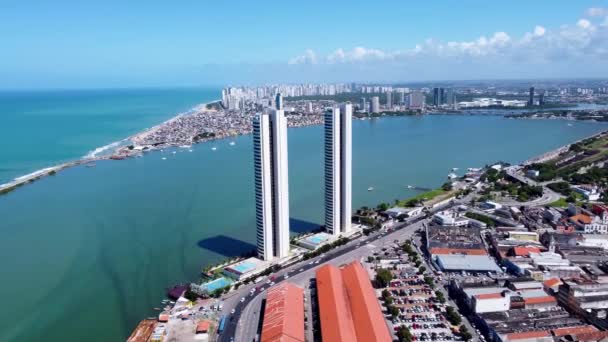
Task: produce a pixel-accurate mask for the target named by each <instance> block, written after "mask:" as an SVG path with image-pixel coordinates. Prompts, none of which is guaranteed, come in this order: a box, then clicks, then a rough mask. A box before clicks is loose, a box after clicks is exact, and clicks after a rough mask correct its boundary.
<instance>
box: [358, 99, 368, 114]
mask: <svg viewBox="0 0 608 342" xmlns="http://www.w3.org/2000/svg"><path fill="white" fill-rule="evenodd" d="M360 101H361V102H360V103H359V111H361V112H367V101H365V97H362V98H361V100H360Z"/></svg>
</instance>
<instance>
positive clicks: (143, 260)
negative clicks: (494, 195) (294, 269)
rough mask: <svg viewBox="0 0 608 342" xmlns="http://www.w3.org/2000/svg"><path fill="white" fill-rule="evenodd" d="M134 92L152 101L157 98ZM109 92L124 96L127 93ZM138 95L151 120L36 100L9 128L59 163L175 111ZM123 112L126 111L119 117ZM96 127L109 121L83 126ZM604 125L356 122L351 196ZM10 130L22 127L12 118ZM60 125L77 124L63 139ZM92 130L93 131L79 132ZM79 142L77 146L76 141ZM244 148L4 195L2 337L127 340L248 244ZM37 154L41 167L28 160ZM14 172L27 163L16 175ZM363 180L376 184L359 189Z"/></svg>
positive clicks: (305, 216) (380, 197)
mask: <svg viewBox="0 0 608 342" xmlns="http://www.w3.org/2000/svg"><path fill="white" fill-rule="evenodd" d="M144 92H145V91H144ZM178 93H179V91H177V90H175V91H174V93H173V95H172V96H169V95H166V96H167V97H168V98H170V99H171V100H170V101H174V102H173V103H174V104H179V103H182V104H183V107H184V108H183V110H186V109H188V104H189V103H190V102H192V104H194V103H199V102H205V101H207V100H209V99H213V98H215V97H217V96H216V95H217V94H216V93H215V92H213V91H211V92H210V93H209V94H208V98H205V96H203V95H201V93H199V92H197V91H194V93H193V92H191V90H188V91H185V94H184V99H183V102H180V101H178V100H176V99H175V98H174V96H175V97H179V95H178ZM138 94H140V96H142V97H141V98H142V99H144V98H147V99H149V101H153V98H154V97H155V96H152V95H149V94H148V95H145V96H144V95H141V93H139V91H138ZM45 96H50V95H45ZM103 96H109V95H107V93H106V94H104V95H102V97H103ZM162 96H164V95H160V94H158V95H157V96H156V97H162ZM61 97H62V100H61V101H59V100H57V101H59V102H64V101H67V102H69V99H68V97H67V96H66V95H64V94H62V95H61ZM119 97H124V98H123V99H122V100H121V101H124V102H125V103H131V102H130V101H129V100H128V99H126V98H128V96H127V95H124V94H120V95H119ZM25 98H28V97H25ZM88 98H89V99H90V100H88V101H84V100H77V102H78V103H80V104H79V105H73V107H74V108H75V107H80V108H83V110H84V109H88V110H89V111H87V112H86V113H93V112H95V111H94V110H93V109H91V108H90V107H95V106H96V105H95V104H96V103H99V102H97V101H94V100H93V99H94V98H95V96H92V95H88ZM12 101H16V100H12ZM46 101H47V102H48V103H52V102H53V100H52V99H50V98H49V99H47V100H46ZM157 101H160V100H158V99H157ZM64 103H65V102H64ZM87 103H88V105H87ZM139 103H140V104H141V105H142V108H146V110H144V112H146V113H147V112H150V113H157V114H154V115H155V116H154V118H148V117H147V115H146V114H145V113H144V112H142V113H138V110H137V109H133V108H134V107H137V106H136V105H133V107H129V106H127V107H128V108H131V110H126V108H125V110H121V109H120V108H118V107H119V106H118V105H115V106H113V110H112V112H113V113H114V114H113V115H108V116H105V115H101V114H88V115H87V114H78V112H79V111H78V110H73V111H71V112H70V113H71V114H65V115H62V114H55V115H58V116H59V118H60V119H57V120H53V115H51V114H47V116H48V117H46V116H45V115H44V114H40V113H44V112H45V111H44V110H43V109H42V108H39V109H38V110H39V112H38V113H39V114H37V115H34V116H35V117H40V116H42V117H44V120H43V121H38V120H27V119H23V118H21V119H12V120H13V121H12V122H13V124H12V125H17V124H19V125H25V124H27V125H30V126H32V127H31V132H34V131H35V132H37V135H40V136H39V137H36V139H35V140H37V141H45V142H48V143H49V144H51V145H52V146H54V147H53V148H49V147H48V146H47V150H49V151H52V152H53V155H55V156H56V158H55V159H54V160H59V159H61V160H67V159H71V158H73V157H72V156H76V157H78V156H81V155H84V154H86V153H87V152H88V151H90V150H92V149H94V148H96V147H99V146H102V145H104V144H107V143H109V142H112V141H115V140H119V139H122V138H124V137H125V136H126V135H129V134H132V133H135V132H137V131H139V130H140V129H142V128H144V127H149V126H151V125H154V124H157V123H159V122H161V121H163V120H165V119H167V118H169V117H171V116H173V114H174V113H175V112H176V111H179V108H177V107H179V105H177V106H173V105H166V108H169V107H170V109H171V110H170V111H169V112H168V113H165V114H164V115H162V114H160V112H161V110H160V109H156V108H153V105H152V104H150V103H151V102H148V101H144V100H142V101H141V102H139ZM0 106H2V108H6V105H5V104H3V105H0ZM13 106H15V107H27V106H30V104H28V105H27V106H26V105H25V104H22V105H17V104H13ZM159 106H162V105H159ZM67 107H71V105H68V106H67ZM54 112H55V113H58V112H59V113H60V112H61V111H60V110H59V109H57V108H56V109H54ZM125 112H128V113H131V114H120V113H125ZM4 115H5V114H4ZM80 115H84V116H87V118H84V119H83V118H80V117H79V116H80ZM125 115H129V116H132V118H129V119H127V118H124V116H125ZM18 116H21V117H28V115H18ZM100 116H101V117H104V116H105V118H100ZM10 120H11V119H9V120H8V121H9V122H11V121H10ZM114 120H119V121H120V120H125V121H124V122H123V123H113V121H114ZM140 120H141V121H140ZM5 122H6V120H5ZM39 122H44V123H45V124H44V125H43V126H46V127H40V126H39V124H38V123H39ZM104 122H105V123H104ZM137 122H140V125H139V127H136V126H137ZM68 123H69V124H70V125H74V126H75V127H70V129H66V128H63V127H61V128H57V131H56V132H55V126H56V125H59V126H62V125H64V124H68ZM78 125H83V127H82V128H80V129H79V128H78V127H77V126H78ZM100 126H101V127H105V128H104V129H99V130H97V131H99V132H98V133H92V132H93V131H96V130H94V129H93V128H95V127H100ZM3 127H4V125H3ZM112 127H121V128H120V129H121V130H122V134H117V133H112V132H105V129H109V130H111V129H113V128H112ZM607 128H608V125H607V124H602V123H591V122H574V123H573V126H568V125H567V122H565V121H559V120H511V119H504V118H502V117H500V116H495V115H492V116H483V115H473V116H471V115H432V116H421V117H391V118H381V119H373V120H364V121H362V120H356V121H354V122H353V206H354V208H355V209H356V208H358V207H360V206H363V205H367V206H375V205H377V204H378V203H380V202H392V201H393V200H395V199H403V198H407V197H410V196H413V195H415V194H417V193H418V192H417V191H416V190H414V189H408V188H407V186H408V185H413V186H418V187H424V188H433V187H438V186H440V185H441V184H442V183H443V182H445V181H446V179H447V178H446V177H447V174H448V173H449V172H450V170H451V169H452V168H459V169H460V171H459V172H462V170H465V169H466V168H468V167H480V166H484V165H485V164H488V163H492V162H495V161H499V160H500V161H506V162H513V163H514V162H519V161H522V160H525V159H527V158H529V157H532V156H535V155H538V154H541V153H543V152H545V151H548V150H551V149H554V148H556V147H559V146H561V145H564V144H566V143H570V142H573V141H575V140H577V139H581V138H583V137H586V136H588V135H591V134H594V133H597V132H599V131H602V130H605V129H607ZM15 130H20V131H22V132H27V131H29V130H28V128H22V127H16V126H15ZM7 131H8V130H7ZM101 131H104V132H103V133H101ZM59 132H63V133H64V134H68V133H69V132H77V133H78V134H77V136H76V137H69V136H60V134H59ZM89 132H91V133H90V134H91V135H93V137H88V134H89ZM11 134H13V135H12V137H13V138H12V139H7V138H6V137H2V139H7V140H5V141H4V142H5V143H6V142H10V145H9V146H11V148H15V149H21V150H22V151H23V152H24V153H25V154H29V155H30V156H36V155H37V153H38V152H37V151H35V152H31V151H29V152H28V151H27V148H28V147H27V146H31V145H27V144H22V145H20V144H19V141H22V140H24V141H25V140H26V139H25V138H24V137H22V136H21V135H16V134H14V133H11ZM288 135H289V138H288V139H289V188H290V210H291V215H292V218H291V229H292V232H294V233H297V232H302V231H306V230H309V229H311V228H314V227H316V226H318V225H319V224H321V223H322V220H323V181H322V177H323V164H322V161H323V155H322V151H323V128H322V127H321V126H311V127H304V128H292V129H289V132H288ZM43 136H44V137H43ZM18 137H19V139H17V138H18ZM104 137H105V138H104ZM55 140H59V141H62V143H58V142H55ZM231 141H234V142H235V144H234V145H231V144H229V142H231ZM66 142H71V143H66ZM78 142H81V143H84V142H86V146H81V147H78V146H79V145H80V143H78ZM42 145H46V144H42ZM3 146H6V145H5V144H3ZM62 146H71V147H70V148H69V150H70V151H69V153H68V152H64V151H61V150H62V149H63V147H62ZM39 147H40V146H36V149H37V150H38V149H39ZM44 147H45V146H42V150H41V151H44ZM212 147H216V149H215V150H212ZM173 151H175V152H176V153H175V154H173V153H172V152H173ZM1 153H6V151H2V152H1ZM13 155H14V154H13ZM40 155H44V153H40ZM6 156H8V155H6V154H5V155H3V157H2V158H1V159H0V160H2V163H3V165H4V166H3V167H4V168H11V169H18V168H25V169H27V170H32V169H34V168H39V167H40V166H46V165H47V164H44V163H51V162H52V163H54V162H55V161H51V158H50V157H46V158H47V159H44V158H42V157H39V158H33V157H32V158H29V160H30V161H29V162H28V165H29V166H28V167H25V166H19V167H13V166H12V164H11V163H12V162H7V161H6V160H5V158H6ZM163 157H165V158H166V159H165V160H163ZM252 158H253V152H252V141H251V136H240V137H236V138H234V139H226V140H221V141H211V142H206V143H202V144H199V145H195V146H194V147H193V152H188V150H187V149H180V148H175V149H167V150H165V151H164V152H160V151H156V152H152V153H148V154H146V155H145V156H144V157H142V158H134V159H127V160H121V161H111V160H110V161H102V162H97V163H96V166H95V167H90V168H87V167H84V166H79V167H74V168H71V169H68V170H66V171H63V172H60V173H58V174H57V175H55V176H50V177H46V178H44V179H42V180H40V181H37V182H35V183H34V184H31V185H28V186H24V187H21V188H19V189H18V190H17V191H14V192H12V193H9V194H8V195H5V196H0V218H1V221H0V230H1V231H2V239H0V258H1V259H2V260H4V262H3V263H2V264H0V274H2V275H3V277H2V279H3V282H0V291H1V293H2V294H3V305H4V307H5V310H2V311H1V312H0V340H2V341H39V340H43V339H44V340H50V341H54V340H66V341H78V340H87V341H124V340H125V338H126V337H127V336H128V334H129V333H130V332H131V330H132V329H133V328H134V327H135V325H136V324H137V323H138V321H139V320H141V319H142V318H146V317H149V316H154V315H155V314H156V313H157V312H155V311H153V308H154V307H158V306H160V301H161V300H162V299H163V297H164V293H165V289H166V288H167V287H168V286H171V285H173V284H176V283H179V282H187V281H191V280H195V279H197V278H198V276H199V273H200V270H201V269H202V268H203V267H204V266H205V265H208V264H211V263H215V262H217V261H219V260H221V259H223V258H225V257H229V256H236V255H239V254H241V253H242V252H244V251H248V250H251V249H253V248H254V244H255V228H254V223H255V222H254V214H255V210H254V194H253V176H254V174H253V169H252ZM37 159H38V160H39V161H38V163H40V164H44V165H38V164H36V165H34V164H29V163H32V161H31V160H37ZM43 159H44V162H43V161H42V160H43ZM7 160H8V159H7ZM13 160H15V158H14V157H13ZM32 171H33V170H32ZM17 173H18V174H22V173H23V172H16V171H13V172H12V174H17ZM8 174H9V173H6V175H7V177H12V176H8ZM370 186H372V187H374V191H367V189H368V187H370Z"/></svg>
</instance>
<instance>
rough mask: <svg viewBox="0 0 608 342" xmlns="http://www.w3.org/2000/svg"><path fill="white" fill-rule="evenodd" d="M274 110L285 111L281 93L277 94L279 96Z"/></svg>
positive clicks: (276, 98)
mask: <svg viewBox="0 0 608 342" xmlns="http://www.w3.org/2000/svg"><path fill="white" fill-rule="evenodd" d="M274 102H275V103H274V108H275V109H277V110H283V95H281V93H277V96H276V97H275V100H274Z"/></svg>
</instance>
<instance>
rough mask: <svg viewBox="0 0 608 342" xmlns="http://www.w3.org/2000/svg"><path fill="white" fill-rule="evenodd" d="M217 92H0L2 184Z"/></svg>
mask: <svg viewBox="0 0 608 342" xmlns="http://www.w3.org/2000/svg"><path fill="white" fill-rule="evenodd" d="M219 97H220V91H219V90H218V89H198V88H185V89H139V90H137V89H136V90H82V91H75V90H69V91H68V90H66V91H31V92H24V91H19V92H0V120H1V121H0V122H1V124H0V146H2V148H1V149H0V184H2V183H5V182H7V181H9V180H11V179H13V178H15V177H18V176H22V175H24V174H27V173H30V172H33V171H36V170H39V169H41V168H44V167H48V166H52V165H55V164H58V163H60V162H65V161H69V160H74V159H78V158H80V157H82V156H84V155H85V154H87V153H88V152H90V151H92V150H94V149H96V148H98V147H101V146H104V145H107V144H110V143H112V142H114V141H117V140H120V139H124V138H126V137H128V136H130V135H132V134H134V133H137V132H139V131H141V130H143V129H144V128H147V127H150V126H154V125H156V124H158V123H161V122H163V121H165V120H167V119H169V118H171V117H172V116H174V115H175V114H177V113H180V112H183V111H186V110H188V109H190V108H192V107H193V106H194V105H196V104H199V103H203V102H207V101H210V100H215V99H218V98H219Z"/></svg>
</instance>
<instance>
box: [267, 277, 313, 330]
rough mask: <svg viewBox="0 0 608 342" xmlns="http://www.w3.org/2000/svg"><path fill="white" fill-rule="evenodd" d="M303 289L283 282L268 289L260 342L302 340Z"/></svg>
mask: <svg viewBox="0 0 608 342" xmlns="http://www.w3.org/2000/svg"><path fill="white" fill-rule="evenodd" d="M304 339H305V338H304V290H302V289H301V288H299V287H297V286H295V285H293V284H290V283H284V284H280V285H277V286H274V287H272V288H270V289H269V290H268V295H267V296H266V307H265V309H264V318H263V322H262V338H261V339H260V341H261V342H304Z"/></svg>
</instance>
